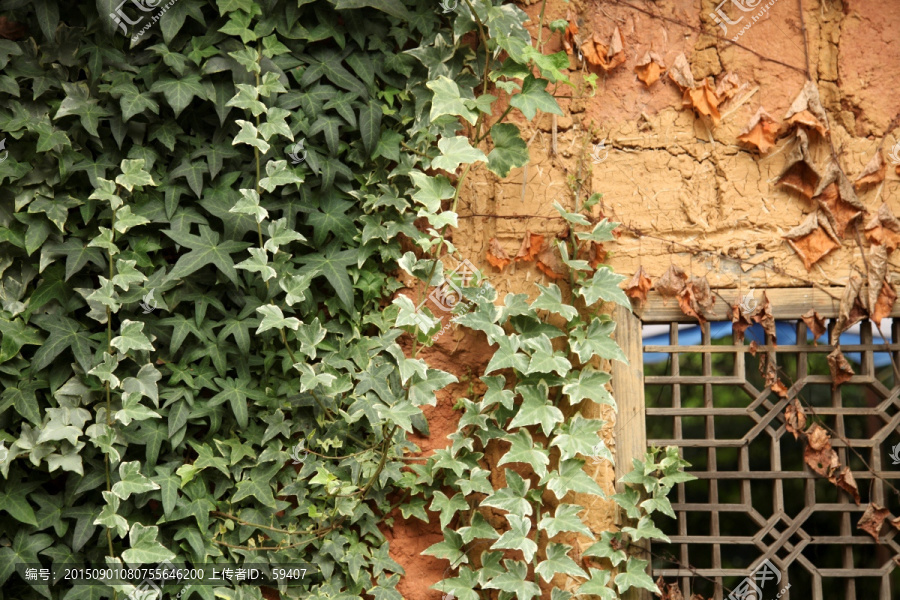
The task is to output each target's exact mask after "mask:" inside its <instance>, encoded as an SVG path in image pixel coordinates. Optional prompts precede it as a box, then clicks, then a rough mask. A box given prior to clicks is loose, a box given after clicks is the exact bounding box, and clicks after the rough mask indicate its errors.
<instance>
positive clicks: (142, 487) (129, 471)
mask: <svg viewBox="0 0 900 600" xmlns="http://www.w3.org/2000/svg"><path fill="white" fill-rule="evenodd" d="M158 489H159V484H158V483H154V482H153V481H152V480H151V479H150V478H149V477H145V476H144V475H142V474H141V464H140V463H139V462H137V461H132V462H123V463H122V464H120V465H119V481H117V482H116V483H115V484H114V485H113V486H112V493H113V494H115V495H116V496H117V497H118V498H119V499H121V500H128V498H129V497H131V495H132V494H143V493H144V492H149V491H150V490H158Z"/></svg>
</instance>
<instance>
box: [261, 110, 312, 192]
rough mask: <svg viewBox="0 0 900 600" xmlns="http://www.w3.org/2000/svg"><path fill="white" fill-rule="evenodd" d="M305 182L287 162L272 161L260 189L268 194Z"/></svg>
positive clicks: (267, 165)
mask: <svg viewBox="0 0 900 600" xmlns="http://www.w3.org/2000/svg"><path fill="white" fill-rule="evenodd" d="M272 110H275V109H272ZM303 181H304V179H303V177H301V176H299V175H297V174H296V173H295V172H294V171H293V170H292V169H290V168H289V167H288V163H287V161H286V160H270V161H269V162H267V163H266V176H265V177H263V178H262V179H260V180H259V187H261V188H262V189H264V190H266V191H267V192H273V191H275V188H277V187H279V186H283V185H289V184H291V183H298V184H299V183H303Z"/></svg>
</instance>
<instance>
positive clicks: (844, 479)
mask: <svg viewBox="0 0 900 600" xmlns="http://www.w3.org/2000/svg"><path fill="white" fill-rule="evenodd" d="M828 481H830V482H831V483H833V484H834V485H836V486H838V487H839V488H841V489H842V490H844V491H845V492H847V493H848V494H850V495H851V496H853V501H854V502H856V504H857V505H859V501H860V497H859V486H857V485H856V479H855V478H854V477H853V471H851V470H850V467H847V466H843V467H841V468H840V469H838V470H837V471H835V472H834V473H832V474H831V477H829V478H828Z"/></svg>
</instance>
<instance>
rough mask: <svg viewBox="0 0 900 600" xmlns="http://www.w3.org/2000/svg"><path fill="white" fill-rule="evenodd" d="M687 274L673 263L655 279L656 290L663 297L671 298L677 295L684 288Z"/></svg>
mask: <svg viewBox="0 0 900 600" xmlns="http://www.w3.org/2000/svg"><path fill="white" fill-rule="evenodd" d="M687 279H688V276H687V275H686V274H685V272H684V271H682V270H681V269H680V268H678V267H677V266H675V265H671V266H670V267H669V269H668V270H667V271H666V272H665V273H663V274H662V277H660V278H659V279H657V280H656V285H655V287H656V291H657V292H659V295H660V296H662V297H663V298H671V297H673V296H677V295H678V294H679V292H681V290H683V289H684V284H685V283H686V282H687Z"/></svg>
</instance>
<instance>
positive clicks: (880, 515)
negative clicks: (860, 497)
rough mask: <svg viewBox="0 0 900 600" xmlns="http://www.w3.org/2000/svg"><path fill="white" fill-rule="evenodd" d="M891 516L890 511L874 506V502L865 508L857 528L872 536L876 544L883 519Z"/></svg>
mask: <svg viewBox="0 0 900 600" xmlns="http://www.w3.org/2000/svg"><path fill="white" fill-rule="evenodd" d="M889 514H891V511H890V510H888V509H886V508H884V507H882V506H879V505H877V504H875V503H874V502H873V503H871V504H869V506H867V507H866V512H864V513H863V516H862V517H860V519H859V522H858V523H857V524H856V526H857V527H859V528H860V529H862V530H863V531H865V532H866V533H868V534H869V535H871V536H872V539H874V540H875V542H876V543H877V542H878V535H879V533H881V526H882V525H884V519H885V518H886V517H887V516H888V515H889Z"/></svg>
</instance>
